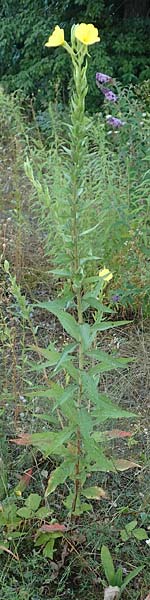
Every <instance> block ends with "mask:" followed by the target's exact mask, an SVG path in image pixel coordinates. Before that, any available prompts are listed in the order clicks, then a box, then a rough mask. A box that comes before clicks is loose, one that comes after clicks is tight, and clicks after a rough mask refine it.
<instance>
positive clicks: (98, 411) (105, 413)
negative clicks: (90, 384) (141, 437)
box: [93, 394, 137, 423]
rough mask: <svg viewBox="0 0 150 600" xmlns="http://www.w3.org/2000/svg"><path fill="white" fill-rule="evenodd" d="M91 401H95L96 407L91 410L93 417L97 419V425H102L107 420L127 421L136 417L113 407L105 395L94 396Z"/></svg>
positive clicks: (117, 407) (118, 407)
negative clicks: (123, 419) (124, 419)
mask: <svg viewBox="0 0 150 600" xmlns="http://www.w3.org/2000/svg"><path fill="white" fill-rule="evenodd" d="M93 401H96V405H97V406H96V408H95V409H94V410H93V416H95V417H97V419H99V423H103V422H104V421H106V420H107V419H122V418H123V417H124V418H126V419H128V418H132V417H136V416H137V415H135V413H130V412H128V411H127V410H124V409H122V408H120V406H115V404H113V403H112V402H111V400H110V398H108V396H106V395H105V394H97V396H96V395H95V397H94V398H93Z"/></svg>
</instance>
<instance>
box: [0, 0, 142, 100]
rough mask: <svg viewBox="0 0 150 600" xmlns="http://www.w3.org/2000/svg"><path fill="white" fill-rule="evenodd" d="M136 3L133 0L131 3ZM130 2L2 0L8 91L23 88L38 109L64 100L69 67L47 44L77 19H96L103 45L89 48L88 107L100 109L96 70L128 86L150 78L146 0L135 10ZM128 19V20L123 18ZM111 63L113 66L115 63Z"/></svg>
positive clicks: (0, 65)
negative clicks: (55, 30)
mask: <svg viewBox="0 0 150 600" xmlns="http://www.w3.org/2000/svg"><path fill="white" fill-rule="evenodd" d="M131 4H132V3H131ZM132 9H133V6H131V7H130V2H129V1H128V2H126V3H122V5H121V6H120V3H119V2H117V3H116V2H115V3H114V4H113V3H111V2H110V0H109V1H107V2H106V3H105V2H104V0H100V1H98V0H94V1H93V2H92V3H91V2H85V0H75V2H72V0H66V1H65V2H63V1H62V0H58V1H57V2H55V1H54V0H27V1H25V0H17V2H15V1H14V0H7V1H6V0H4V2H3V5H2V8H1V11H0V13H1V14H0V16H1V33H0V57H1V58H0V75H1V81H2V83H3V85H4V87H5V89H6V90H7V91H8V92H12V91H15V90H18V89H21V90H22V92H23V93H24V96H25V98H27V99H29V98H31V96H32V100H33V97H35V109H36V110H39V109H42V110H43V109H44V108H45V106H46V105H47V101H48V99H51V100H54V99H55V98H57V100H59V101H61V103H63V104H64V103H66V102H67V100H68V91H67V88H68V84H69V80H70V65H69V62H68V57H67V56H66V55H65V53H63V52H60V49H59V51H58V50H57V48H56V49H51V50H49V49H46V48H45V47H44V44H45V41H46V40H47V38H48V36H49V35H50V32H51V31H52V30H53V28H54V26H55V25H56V24H57V23H59V25H60V26H61V27H63V28H64V29H65V37H66V39H68V37H69V35H70V27H71V25H72V24H73V23H77V22H82V21H85V22H93V23H94V24H95V25H97V27H98V28H99V30H100V35H101V43H100V44H98V45H96V47H91V48H90V54H91V63H90V69H89V94H88V98H87V108H88V110H91V107H92V110H93V109H94V110H97V109H98V108H99V106H100V104H101V103H102V98H101V96H100V94H99V91H98V90H96V86H95V72H96V71H97V70H100V71H104V72H105V71H106V72H107V71H108V72H109V74H110V75H111V74H113V75H114V76H117V78H119V79H121V80H122V81H123V83H124V84H125V85H126V84H128V83H129V82H133V83H135V82H136V83H138V81H139V80H140V81H143V80H145V79H148V78H149V76H150V58H149V31H150V19H149V18H148V16H147V14H148V13H147V8H146V0H145V3H143V9H142V10H141V9H140V11H139V8H138V6H137V11H136V10H135V8H134V11H133V10H132ZM125 17H126V18H125ZM112 65H113V67H112Z"/></svg>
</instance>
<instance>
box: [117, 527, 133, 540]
mask: <svg viewBox="0 0 150 600" xmlns="http://www.w3.org/2000/svg"><path fill="white" fill-rule="evenodd" d="M130 535H131V534H129V533H127V531H126V529H121V531H120V536H121V539H122V541H123V542H127V540H128V539H129V537H130Z"/></svg>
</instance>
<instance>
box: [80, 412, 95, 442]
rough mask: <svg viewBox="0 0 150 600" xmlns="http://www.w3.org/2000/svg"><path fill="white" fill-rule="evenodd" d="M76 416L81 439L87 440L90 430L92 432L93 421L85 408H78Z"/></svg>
mask: <svg viewBox="0 0 150 600" xmlns="http://www.w3.org/2000/svg"><path fill="white" fill-rule="evenodd" d="M78 412H79V414H78V422H79V427H80V431H81V435H82V436H83V438H85V439H86V441H87V439H88V437H89V436H90V434H91V432H92V430H93V420H92V418H91V415H90V413H89V412H88V411H87V410H86V408H80V409H79V411H78Z"/></svg>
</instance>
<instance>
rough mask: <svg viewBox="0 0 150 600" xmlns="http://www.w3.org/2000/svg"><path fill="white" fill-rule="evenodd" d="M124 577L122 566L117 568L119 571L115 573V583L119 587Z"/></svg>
mask: <svg viewBox="0 0 150 600" xmlns="http://www.w3.org/2000/svg"><path fill="white" fill-rule="evenodd" d="M122 578H123V572H122V567H118V569H117V571H116V573H115V578H114V585H116V586H118V587H119V588H121V585H122Z"/></svg>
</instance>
